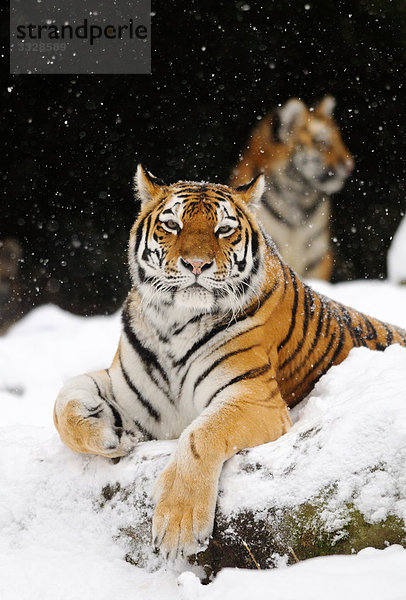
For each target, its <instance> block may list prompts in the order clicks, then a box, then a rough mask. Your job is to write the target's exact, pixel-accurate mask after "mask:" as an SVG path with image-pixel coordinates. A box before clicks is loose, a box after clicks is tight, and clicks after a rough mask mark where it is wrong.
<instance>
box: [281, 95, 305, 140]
mask: <svg viewBox="0 0 406 600" xmlns="http://www.w3.org/2000/svg"><path fill="white" fill-rule="evenodd" d="M306 112H307V108H306V105H305V104H304V103H303V102H302V101H301V100H299V99H298V98H291V99H290V100H288V101H287V102H286V104H284V105H283V106H282V107H281V108H280V109H279V111H278V116H279V121H280V127H279V132H278V137H279V139H280V141H281V142H287V141H288V139H289V136H290V135H291V133H292V131H293V130H294V128H295V127H296V126H297V125H299V124H300V123H302V122H304V120H305V117H306Z"/></svg>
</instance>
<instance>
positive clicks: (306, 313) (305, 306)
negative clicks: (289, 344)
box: [279, 288, 310, 369]
mask: <svg viewBox="0 0 406 600" xmlns="http://www.w3.org/2000/svg"><path fill="white" fill-rule="evenodd" d="M303 313H304V316H303V333H302V339H301V340H300V342H299V343H298V345H297V346H296V348H295V350H294V351H293V352H292V351H291V352H290V353H289V356H288V358H287V359H286V360H285V361H284V362H283V363H282V364H281V365H280V367H279V368H280V369H283V368H284V367H286V365H287V364H289V363H290V362H291V361H292V360H294V358H296V356H297V355H298V353H299V352H300V351H301V349H302V348H303V345H304V343H305V341H306V335H307V330H308V329H309V315H310V302H309V296H308V288H307V289H306V288H304V298H303Z"/></svg>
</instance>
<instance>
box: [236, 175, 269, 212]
mask: <svg viewBox="0 0 406 600" xmlns="http://www.w3.org/2000/svg"><path fill="white" fill-rule="evenodd" d="M264 190H265V177H264V174H263V173H259V174H258V175H257V176H256V177H254V179H252V181H250V182H249V183H246V184H245V185H240V186H239V187H237V188H235V190H234V191H235V192H237V194H238V196H239V198H240V199H241V200H242V201H243V202H244V204H247V205H248V204H251V205H254V204H256V203H258V202H259V201H260V200H261V196H262V194H263V193H264Z"/></svg>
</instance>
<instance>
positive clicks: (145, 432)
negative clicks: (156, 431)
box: [133, 419, 156, 441]
mask: <svg viewBox="0 0 406 600" xmlns="http://www.w3.org/2000/svg"><path fill="white" fill-rule="evenodd" d="M133 421H134V425H135V426H136V427H138V429H139V430H140V432H141V434H142V435H143V436H144V438H146V439H147V441H151V440H155V439H156V437H155V436H153V435H152V433H150V432H149V431H148V430H147V429H145V427H143V426H142V425H141V423H140V422H139V421H137V420H136V419H133Z"/></svg>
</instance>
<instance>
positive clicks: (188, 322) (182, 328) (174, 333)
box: [166, 314, 203, 341]
mask: <svg viewBox="0 0 406 600" xmlns="http://www.w3.org/2000/svg"><path fill="white" fill-rule="evenodd" d="M202 317H203V314H201V315H195V316H194V317H192V318H191V319H189V321H187V322H186V323H185V324H184V325H182V326H181V327H178V328H177V329H175V331H173V332H172V335H179V334H180V333H182V331H183V330H184V329H186V327H187V326H188V325H191V324H192V323H197V322H198V321H200V320H201V319H202ZM166 341H168V340H166Z"/></svg>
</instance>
